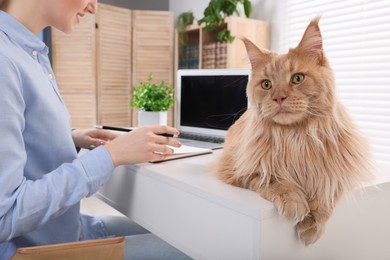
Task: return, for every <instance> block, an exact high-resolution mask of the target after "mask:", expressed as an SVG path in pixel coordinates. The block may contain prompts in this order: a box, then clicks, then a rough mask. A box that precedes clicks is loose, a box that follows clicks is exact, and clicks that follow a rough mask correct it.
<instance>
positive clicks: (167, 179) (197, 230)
mask: <svg viewBox="0 0 390 260" xmlns="http://www.w3.org/2000/svg"><path fill="white" fill-rule="evenodd" d="M220 152H221V151H215V152H214V153H213V154H208V155H201V156H196V157H191V158H185V159H179V160H173V161H166V162H162V163H156V164H151V163H147V164H141V165H131V166H130V165H129V166H121V167H118V168H117V169H116V170H115V173H114V175H113V176H112V178H111V179H110V180H109V182H108V183H107V185H106V186H104V187H103V188H102V189H101V190H100V191H99V194H98V196H99V197H100V198H102V199H103V200H104V201H106V202H107V203H109V204H110V205H111V206H113V207H114V208H116V209H117V210H119V211H121V212H122V213H124V214H125V215H127V216H129V217H131V218H133V219H134V220H135V221H137V222H139V223H140V224H141V225H143V226H145V227H146V228H148V229H149V230H151V231H152V232H154V233H156V234H157V235H159V236H161V237H162V238H163V239H165V240H167V241H168V242H170V243H172V244H173V245H175V246H177V247H178V248H179V249H181V250H183V251H184V252H186V253H187V254H189V255H191V256H193V257H194V258H196V259H237V258H236V257H239V259H259V258H261V259H283V258H280V257H288V259H313V258H312V257H314V256H315V257H317V258H316V259H321V258H318V256H321V257H325V258H323V259H368V258H369V259H390V248H388V245H389V244H390V239H389V237H390V222H389V221H388V219H390V175H381V176H378V179H377V182H376V184H377V185H376V186H374V185H371V186H367V187H366V189H364V193H362V192H361V191H360V190H358V191H355V192H353V193H351V196H349V197H348V198H346V199H344V200H342V201H341V202H340V203H339V205H337V207H336V210H335V212H334V214H333V215H332V217H331V219H330V220H329V221H328V224H327V231H326V233H325V235H324V236H323V237H322V238H321V239H320V240H319V242H317V243H316V244H314V245H313V246H310V247H304V246H303V245H301V244H300V243H299V242H298V241H297V238H296V235H295V230H294V227H293V226H294V224H293V223H292V222H290V221H287V220H285V219H283V218H282V217H280V216H279V215H278V213H277V211H276V210H275V208H274V206H273V204H272V203H271V202H269V201H266V200H264V199H263V198H261V197H260V196H259V195H258V194H256V193H254V192H252V191H249V190H246V189H242V188H238V187H234V186H231V185H227V184H225V183H223V182H222V181H220V180H218V178H217V177H216V174H215V173H214V172H213V171H212V167H213V165H212V163H213V161H215V158H216V156H218V155H219V153H220ZM351 198H353V199H352V200H351ZM351 201H352V203H351ZM205 234H207V235H206V236H205ZM359 236H360V238H359ZM202 240H205V241H202ZM370 240H371V241H370ZM210 241H211V244H210ZM341 245H344V247H343V246H341ZM280 248H283V249H284V250H280ZM334 249H337V250H338V251H337V252H334ZM363 249H364V250H363ZM282 251H283V252H285V253H282ZM373 256H377V257H373ZM367 257H368V258H367ZM284 259H287V258H284Z"/></svg>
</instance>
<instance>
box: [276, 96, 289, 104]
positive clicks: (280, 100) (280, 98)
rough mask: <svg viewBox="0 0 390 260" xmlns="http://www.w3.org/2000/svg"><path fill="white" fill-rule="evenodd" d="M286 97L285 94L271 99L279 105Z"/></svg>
mask: <svg viewBox="0 0 390 260" xmlns="http://www.w3.org/2000/svg"><path fill="white" fill-rule="evenodd" d="M286 98H287V97H286V96H277V97H275V98H274V99H273V100H274V101H276V103H278V104H279V105H281V104H282V102H283V100H285V99H286Z"/></svg>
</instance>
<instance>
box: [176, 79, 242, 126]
mask: <svg viewBox="0 0 390 260" xmlns="http://www.w3.org/2000/svg"><path fill="white" fill-rule="evenodd" d="M247 83H248V75H202V76H199V75H197V76H182V78H181V107H180V124H181V126H188V127H200V128H211V129H217V130H227V129H228V128H229V127H230V126H231V125H232V124H233V123H234V122H235V121H236V120H237V119H238V118H239V117H240V116H241V115H242V114H243V113H244V112H245V111H246V109H247V106H248V100H247V97H246V85H247Z"/></svg>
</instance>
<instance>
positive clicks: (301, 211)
mask: <svg viewBox="0 0 390 260" xmlns="http://www.w3.org/2000/svg"><path fill="white" fill-rule="evenodd" d="M273 202H274V204H275V206H276V207H277V209H278V211H279V213H280V214H281V215H282V216H284V217H286V218H287V219H293V220H295V221H296V222H299V221H302V220H303V219H304V218H305V216H306V215H307V214H309V212H310V209H309V204H308V203H307V201H306V197H305V195H304V194H303V193H297V192H289V193H285V194H280V196H277V197H276V198H274V200H273Z"/></svg>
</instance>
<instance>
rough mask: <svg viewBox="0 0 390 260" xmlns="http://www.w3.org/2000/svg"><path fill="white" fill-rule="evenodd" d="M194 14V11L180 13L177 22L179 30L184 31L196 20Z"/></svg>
mask: <svg viewBox="0 0 390 260" xmlns="http://www.w3.org/2000/svg"><path fill="white" fill-rule="evenodd" d="M194 19H195V17H194V14H193V13H192V12H190V11H189V12H184V13H181V14H180V15H179V17H178V18H177V22H176V28H177V29H178V30H179V31H184V30H185V29H186V28H187V26H189V25H191V24H192V23H193V22H194Z"/></svg>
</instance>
